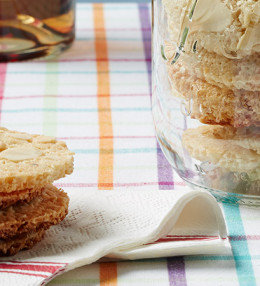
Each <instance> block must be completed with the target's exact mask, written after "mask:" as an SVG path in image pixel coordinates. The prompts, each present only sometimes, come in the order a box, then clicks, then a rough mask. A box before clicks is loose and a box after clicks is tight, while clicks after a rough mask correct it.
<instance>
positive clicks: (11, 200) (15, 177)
mask: <svg viewBox="0 0 260 286" xmlns="http://www.w3.org/2000/svg"><path fill="white" fill-rule="evenodd" d="M72 171H73V153H72V152H70V151H69V150H68V148H67V146H66V144H65V143H64V142H62V141H56V139H55V138H54V137H50V136H44V135H30V134H27V133H21V132H16V131H10V130H7V129H5V128H0V255H14V254H16V253H17V252H18V251H20V250H22V249H29V248H31V247H33V245H35V243H37V242H38V241H40V240H41V239H42V238H43V235H44V233H45V231H46V230H47V229H48V228H49V227H50V226H52V225H55V224H57V223H59V222H60V221H62V220H63V219H64V218H65V216H66V215H67V213H68V204H69V198H68V196H67V194H66V193H65V192H63V191H62V190H58V189H57V188H56V187H54V186H53V185H52V182H53V181H55V180H57V179H59V178H62V177H64V176H65V175H67V174H71V173H72Z"/></svg>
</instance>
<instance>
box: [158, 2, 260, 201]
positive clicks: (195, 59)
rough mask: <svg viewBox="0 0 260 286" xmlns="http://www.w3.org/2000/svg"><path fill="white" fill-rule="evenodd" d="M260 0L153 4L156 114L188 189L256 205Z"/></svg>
mask: <svg viewBox="0 0 260 286" xmlns="http://www.w3.org/2000/svg"><path fill="white" fill-rule="evenodd" d="M259 99H260V1H247V0H242V1H236V0H225V1H223V0H211V1H208V0H154V3H153V117H154V123H155V129H156V134H157V138H158V141H159V143H160V146H161V148H162V150H163V152H164V154H165V156H166V158H167V159H168V161H169V162H170V164H171V165H172V167H173V168H174V170H175V171H177V173H178V174H179V175H180V176H181V178H182V179H184V180H185V181H186V182H187V183H188V184H189V185H190V186H192V187H194V188H199V189H204V190H205V189H206V190H209V191H210V192H212V194H213V195H215V197H217V199H219V200H222V201H223V200H224V201H228V202H230V203H240V204H246V205H253V206H260V100H259Z"/></svg>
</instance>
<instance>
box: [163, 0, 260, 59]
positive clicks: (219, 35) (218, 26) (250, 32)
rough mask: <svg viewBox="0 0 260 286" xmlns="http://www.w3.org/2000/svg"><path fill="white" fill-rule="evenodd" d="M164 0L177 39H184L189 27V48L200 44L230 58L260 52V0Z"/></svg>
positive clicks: (186, 48)
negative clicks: (194, 5)
mask: <svg viewBox="0 0 260 286" xmlns="http://www.w3.org/2000/svg"><path fill="white" fill-rule="evenodd" d="M194 3H195V0H163V5H164V9H165V11H166V14H167V21H168V31H169V35H170V38H171V40H172V41H173V42H176V41H178V44H179V42H180V40H178V39H180V38H181V35H182V32H183V31H184V27H189V28H190V31H189V33H188V37H187V41H186V44H185V46H184V49H185V51H187V52H188V51H190V50H192V47H193V44H194V42H195V41H197V43H198V46H199V47H203V48H205V49H206V50H207V51H209V52H215V53H217V54H219V55H224V56H225V57H227V58H243V57H244V56H247V55H251V54H253V53H256V52H257V53H259V52H260V37H259V34H260V2H259V1H248V0H241V1H237V0H231V1H226V0H211V1H209V0H198V1H197V5H196V8H195V11H194V14H193V17H192V21H189V17H188V15H189V13H190V11H191V7H192V6H193V4H194Z"/></svg>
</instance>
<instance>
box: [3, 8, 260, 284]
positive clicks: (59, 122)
mask: <svg viewBox="0 0 260 286" xmlns="http://www.w3.org/2000/svg"><path fill="white" fill-rule="evenodd" d="M76 27H77V33H76V41H75V43H74V45H73V47H72V48H71V49H70V50H68V51H67V52H65V53H63V54H62V55H61V56H60V57H59V58H57V59H56V60H53V61H46V62H45V61H42V62H39V61H33V62H24V63H9V64H1V65H0V109H1V113H0V121H1V125H2V126H5V127H7V128H10V129H16V130H21V131H26V132H31V133H44V134H46V135H51V136H56V137H57V138H58V139H62V140H65V141H66V142H67V144H68V146H69V148H70V149H71V150H73V151H74V152H75V153H76V155H75V171H74V173H73V174H72V175H71V176H68V177H66V178H64V179H62V180H60V181H59V182H58V185H59V186H61V187H63V188H64V189H65V190H66V189H69V188H70V189H75V191H82V192H85V191H89V190H93V189H109V190H114V191H116V190H117V189H119V188H120V189H122V188H132V189H135V190H137V191H142V190H144V189H160V190H174V189H177V188H182V187H183V186H184V183H183V182H182V180H181V179H180V178H179V177H178V176H177V174H176V173H174V172H173V171H172V169H171V167H170V166H169V164H168V163H167V161H166V159H165V158H164V156H163V154H162V152H161V150H160V148H159V146H158V144H157V142H156V138H155V132H154V128H153V120H152V114H151V18H150V6H149V4H147V3H139V4H137V3H125V4H122V3H114V4H109V3H106V4H90V3H87V4H86V3H80V4H78V5H77V25H76ZM221 207H222V209H223V212H224V215H225V218H226V222H227V227H228V231H229V237H230V241H231V245H232V249H233V255H231V256H230V255H223V256H186V257H169V258H162V259H149V260H141V261H123V262H110V263H109V262H106V263H95V264H93V265H89V266H84V267H81V268H78V269H76V270H73V271H70V272H68V273H65V274H62V275H60V276H58V277H57V278H55V279H54V280H53V281H51V282H50V283H49V284H48V285H62V286H63V285H64V286H65V285H108V286H116V285H119V286H120V285H149V286H150V285H182V286H184V285H200V286H201V285H250V286H252V285H257V284H259V285H260V274H259V273H260V244H259V240H260V228H259V222H260V217H259V210H256V209H249V208H245V207H239V206H238V205H233V206H231V205H227V204H221Z"/></svg>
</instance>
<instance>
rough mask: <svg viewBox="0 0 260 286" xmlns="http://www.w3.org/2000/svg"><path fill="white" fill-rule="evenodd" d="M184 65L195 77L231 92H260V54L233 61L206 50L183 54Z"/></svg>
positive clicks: (182, 61)
mask: <svg viewBox="0 0 260 286" xmlns="http://www.w3.org/2000/svg"><path fill="white" fill-rule="evenodd" d="M180 61H181V63H182V65H183V66H184V67H185V68H187V69H188V71H189V72H190V73H192V74H193V75H194V76H196V77H198V78H200V79H203V80H205V81H207V82H208V83H210V84H212V85H216V86H218V87H221V88H226V89H231V90H239V89H243V90H247V91H260V53H254V54H252V55H250V56H246V57H245V58H243V59H237V60H231V59H228V58H226V57H224V56H220V55H217V54H216V53H209V52H207V51H206V50H205V49H202V50H201V51H200V52H198V53H196V54H194V53H188V54H186V53H185V54H183V55H182V56H181V59H180Z"/></svg>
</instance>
